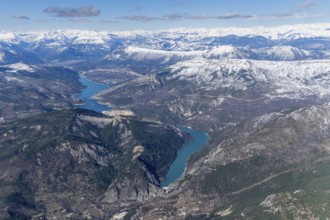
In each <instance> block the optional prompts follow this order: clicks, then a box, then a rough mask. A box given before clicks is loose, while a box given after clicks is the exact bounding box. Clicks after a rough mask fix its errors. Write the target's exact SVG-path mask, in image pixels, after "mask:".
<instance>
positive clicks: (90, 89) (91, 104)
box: [78, 76, 111, 112]
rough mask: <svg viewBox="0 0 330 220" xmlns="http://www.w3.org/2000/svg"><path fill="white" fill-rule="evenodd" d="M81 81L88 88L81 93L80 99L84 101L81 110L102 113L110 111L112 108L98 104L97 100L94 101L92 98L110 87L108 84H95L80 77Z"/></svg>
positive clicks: (80, 106)
mask: <svg viewBox="0 0 330 220" xmlns="http://www.w3.org/2000/svg"><path fill="white" fill-rule="evenodd" d="M79 81H80V82H81V83H82V84H83V85H84V86H86V88H85V89H83V91H82V92H81V94H80V96H79V98H81V99H82V100H83V101H84V104H83V105H78V107H79V108H84V109H89V110H94V111H96V112H102V111H110V110H111V108H110V107H109V106H107V105H103V104H100V103H98V102H97V101H96V100H95V99H92V96H93V95H94V94H96V93H99V92H101V91H102V90H105V89H106V88H108V87H109V86H108V85H106V84H101V83H95V82H93V81H90V80H88V79H86V78H85V77H83V76H80V78H79Z"/></svg>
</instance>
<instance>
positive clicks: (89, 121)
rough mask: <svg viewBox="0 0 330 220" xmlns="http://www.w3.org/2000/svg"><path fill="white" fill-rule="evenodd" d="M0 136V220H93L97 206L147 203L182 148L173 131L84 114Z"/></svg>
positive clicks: (0, 129) (5, 128)
mask: <svg viewBox="0 0 330 220" xmlns="http://www.w3.org/2000/svg"><path fill="white" fill-rule="evenodd" d="M0 136H1V137H2V138H1V153H0V166H1V170H0V187H1V191H0V198H1V199H0V201H1V202H0V208H1V210H2V211H1V213H2V214H1V217H12V218H15V217H17V218H19V217H22V218H30V217H32V216H38V215H39V214H40V215H41V216H47V218H50V217H60V218H63V216H64V217H65V216H76V217H87V216H94V217H97V216H101V215H104V213H103V210H102V209H101V208H98V207H97V206H98V205H99V204H101V203H103V204H105V206H107V204H108V205H110V204H112V203H116V202H118V201H121V202H128V201H130V202H132V201H144V200H147V199H149V198H150V197H153V196H155V195H158V194H159V193H161V191H162V190H161V189H160V187H159V184H160V181H161V179H162V178H164V175H165V173H166V171H167V169H168V167H169V165H170V164H171V162H172V161H173V160H174V159H175V156H176V151H177V149H178V148H180V147H181V146H182V145H183V144H184V142H185V138H184V136H183V134H181V133H180V131H179V130H177V129H176V128H174V127H170V126H166V125H163V124H159V123H153V122H146V121H140V120H137V119H135V118H132V117H106V116H104V115H102V114H98V113H95V112H90V111H87V110H63V111H56V112H53V113H49V114H47V115H39V116H35V117H31V118H29V119H23V120H18V121H14V122H12V123H4V124H2V125H1V126H0ZM166 140H167V141H166ZM147 152H148V153H147ZM102 213H103V214H102Z"/></svg>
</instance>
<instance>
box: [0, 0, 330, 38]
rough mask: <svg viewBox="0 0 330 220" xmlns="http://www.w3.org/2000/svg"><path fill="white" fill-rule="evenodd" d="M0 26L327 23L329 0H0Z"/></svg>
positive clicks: (165, 26) (117, 27)
mask: <svg viewBox="0 0 330 220" xmlns="http://www.w3.org/2000/svg"><path fill="white" fill-rule="evenodd" d="M0 2H1V7H0V30H6V31H27V30H44V29H49V30H51V29H68V28H70V29H89V30H99V31H100V30H107V31H118V30H136V29H144V30H160V29H168V28H179V27H186V28H193V27H207V28H212V27H228V26H238V27H250V26H276V25H284V24H296V23H325V22H330V1H329V0H96V1H95V0H94V1H91V0H56V1H55V0H10V1H7V0H1V1H0Z"/></svg>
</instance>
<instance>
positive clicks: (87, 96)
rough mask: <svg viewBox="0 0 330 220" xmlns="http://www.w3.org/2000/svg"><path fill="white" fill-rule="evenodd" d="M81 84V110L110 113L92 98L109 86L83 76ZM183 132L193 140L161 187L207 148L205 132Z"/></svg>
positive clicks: (182, 129) (171, 168)
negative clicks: (190, 159)
mask: <svg viewBox="0 0 330 220" xmlns="http://www.w3.org/2000/svg"><path fill="white" fill-rule="evenodd" d="M79 80H80V82H81V83H82V84H83V85H84V86H86V88H85V89H84V90H83V91H82V92H81V94H80V96H79V98H82V99H83V100H84V104H83V105H78V107H79V108H85V109H89V110H94V111H96V112H102V111H110V110H111V108H110V107H109V106H107V105H104V104H100V103H98V102H97V101H96V100H95V99H92V96H93V95H94V94H96V93H98V92H101V91H102V90H105V89H106V88H108V87H109V86H108V85H105V84H100V83H95V82H93V81H90V80H88V79H86V78H85V77H83V76H80V79H79ZM177 127H178V128H179V129H180V130H181V131H183V132H187V133H189V134H190V135H191V137H192V140H191V141H190V142H189V143H188V144H186V145H185V146H183V147H182V148H181V149H179V150H178V152H177V157H176V159H175V160H174V162H173V163H172V164H171V166H170V168H169V170H168V172H167V174H166V178H165V180H164V181H163V182H162V183H161V187H166V186H168V185H169V184H171V183H173V182H174V181H175V180H177V179H178V178H179V177H180V176H181V175H182V174H183V172H184V169H185V167H186V161H187V159H188V158H189V157H190V156H191V155H192V154H193V153H195V152H197V151H199V150H200V149H201V148H202V147H204V146H205V144H206V142H207V139H208V137H207V134H206V133H205V132H203V131H198V130H193V129H190V128H187V127H183V126H177Z"/></svg>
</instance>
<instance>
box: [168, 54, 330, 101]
mask: <svg viewBox="0 0 330 220" xmlns="http://www.w3.org/2000/svg"><path fill="white" fill-rule="evenodd" d="M170 72H172V73H173V74H172V75H171V76H170V78H172V79H179V80H187V81H192V82H193V83H194V84H195V85H196V86H198V87H203V88H207V90H214V89H219V88H234V89H236V90H246V89H248V88H249V87H250V86H254V85H255V84H256V83H257V84H260V85H267V87H268V88H269V89H270V93H269V94H268V95H267V96H269V97H290V98H293V96H294V97H295V98H297V97H299V96H307V95H318V96H323V95H330V91H329V89H328V88H329V87H330V60H306V61H290V62H289V61H282V62H280V61H262V60H247V59H222V60H210V59H203V58H198V59H193V60H188V61H183V62H179V63H176V64H174V65H172V66H171V67H170Z"/></svg>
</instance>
